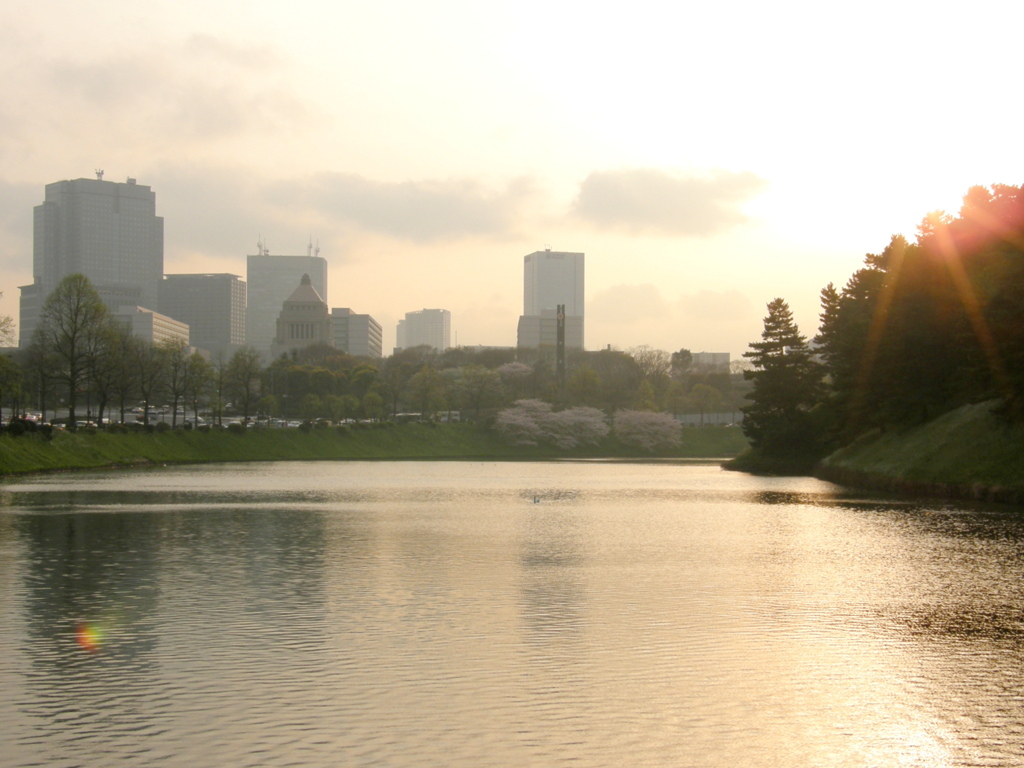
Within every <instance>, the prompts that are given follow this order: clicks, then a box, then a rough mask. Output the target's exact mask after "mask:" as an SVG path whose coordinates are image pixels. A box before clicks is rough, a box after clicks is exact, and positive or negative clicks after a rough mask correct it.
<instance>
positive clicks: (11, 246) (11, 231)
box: [0, 179, 43, 291]
mask: <svg viewBox="0 0 1024 768" xmlns="http://www.w3.org/2000/svg"><path fill="white" fill-rule="evenodd" d="M41 202H43V189H42V187H40V186H39V185H37V184H19V183H14V182H9V181H5V180H3V179H0V266H3V267H4V271H5V273H9V272H24V273H26V274H31V272H32V217H33V213H32V209H33V208H34V207H35V206H37V205H39V204H40V203H41ZM7 277H8V278H9V277H10V275H9V274H7ZM10 290H11V286H10V285H0V291H10Z"/></svg>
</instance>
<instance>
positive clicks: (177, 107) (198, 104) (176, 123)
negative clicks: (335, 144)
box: [41, 40, 310, 144]
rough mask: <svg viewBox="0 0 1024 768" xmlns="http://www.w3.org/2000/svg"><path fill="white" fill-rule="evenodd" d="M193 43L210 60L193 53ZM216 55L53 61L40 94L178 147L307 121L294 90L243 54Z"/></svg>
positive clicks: (207, 49) (209, 47) (207, 44)
mask: <svg viewBox="0 0 1024 768" xmlns="http://www.w3.org/2000/svg"><path fill="white" fill-rule="evenodd" d="M195 45H199V46H200V47H201V49H202V51H203V54H204V55H194V51H193V50H192V47H190V46H195ZM218 52H220V49H218V48H216V47H214V46H213V43H212V42H211V41H209V40H204V41H203V42H200V43H195V42H193V43H191V44H187V45H186V46H184V47H182V48H176V49H173V50H163V51H160V50H157V51H147V52H144V53H142V52H137V53H131V54H122V55H111V56H108V57H105V58H102V59H98V60H93V61H79V60H71V59H63V60H59V61H54V62H51V63H50V66H49V67H48V69H47V75H46V78H45V84H44V91H43V94H41V95H45V94H46V92H47V91H49V92H50V96H49V98H50V99H55V100H58V101H60V102H62V103H63V105H64V106H63V107H62V109H63V110H64V111H66V112H67V113H71V114H83V115H88V114H95V115H105V116H107V117H108V119H109V117H110V116H112V115H118V116H122V117H124V116H127V115H131V119H128V120H124V119H119V120H116V121H113V122H112V125H113V126H117V127H120V128H122V129H124V130H126V131H127V132H128V135H133V136H134V135H135V134H137V133H138V131H139V129H140V127H142V128H145V129H146V131H153V132H156V133H158V134H163V135H165V136H166V137H168V139H167V140H169V141H171V142H172V143H175V144H180V142H181V140H182V139H192V140H194V139H220V138H224V137H226V136H234V135H238V134H245V133H264V132H272V131H273V130H275V129H280V128H286V127H289V126H291V127H297V126H299V125H301V124H302V123H303V122H304V121H305V120H306V119H308V116H309V114H310V110H309V109H308V108H307V107H306V106H305V105H304V104H303V103H301V102H300V101H299V100H298V99H296V98H295V97H294V96H293V95H292V94H291V93H290V92H288V91H285V90H283V89H281V88H279V87H277V86H275V85H273V84H272V82H271V81H267V80H265V79H264V78H262V77H260V75H259V72H258V71H254V70H253V68H245V69H240V68H239V67H238V66H237V61H236V60H237V58H238V57H239V54H238V53H237V52H230V53H224V55H217V54H218ZM190 53H192V54H193V55H189V54H190ZM172 62H173V63H172Z"/></svg>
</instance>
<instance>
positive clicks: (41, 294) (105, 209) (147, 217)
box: [20, 171, 164, 346]
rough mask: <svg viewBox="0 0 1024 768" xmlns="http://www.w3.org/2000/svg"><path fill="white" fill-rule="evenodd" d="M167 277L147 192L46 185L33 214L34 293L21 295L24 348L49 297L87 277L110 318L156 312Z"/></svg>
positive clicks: (25, 289) (131, 186)
mask: <svg viewBox="0 0 1024 768" xmlns="http://www.w3.org/2000/svg"><path fill="white" fill-rule="evenodd" d="M163 272H164V220H163V218H162V217H160V216H157V215H156V195H155V193H154V192H153V190H152V189H150V188H149V187H147V186H145V185H142V184H137V183H136V181H135V179H131V178H129V179H128V180H127V181H126V182H124V183H120V182H113V181H103V172H102V171H97V172H96V178H95V179H74V180H69V181H57V182H54V183H53V184H47V185H46V188H45V197H44V200H43V203H42V204H41V205H37V206H36V207H35V210H34V222H33V246H32V275H33V282H32V284H31V285H26V286H22V287H21V308H20V343H21V345H22V346H27V345H28V344H29V342H30V341H31V338H32V332H33V331H34V330H35V327H36V325H37V323H38V321H39V312H40V310H41V309H42V306H43V303H44V302H45V301H46V298H47V296H49V295H50V293H51V292H52V291H53V289H54V288H56V287H57V284H58V283H60V281H61V280H63V279H64V278H65V277H67V276H68V275H72V274H76V273H81V274H83V275H85V276H86V277H87V278H88V279H89V282H90V283H92V285H93V287H94V288H95V289H96V290H97V291H98V292H99V294H100V296H101V297H102V299H103V300H104V302H105V303H106V304H107V306H108V307H110V308H111V309H112V310H115V309H117V308H118V307H121V306H131V307H135V306H140V307H145V308H147V309H150V310H154V309H156V308H157V306H158V293H159V289H160V281H161V279H162V277H163Z"/></svg>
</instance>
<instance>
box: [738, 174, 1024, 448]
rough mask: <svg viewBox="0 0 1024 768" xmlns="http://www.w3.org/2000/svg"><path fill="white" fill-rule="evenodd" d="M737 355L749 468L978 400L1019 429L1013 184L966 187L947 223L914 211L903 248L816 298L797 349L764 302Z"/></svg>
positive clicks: (1021, 232)
mask: <svg viewBox="0 0 1024 768" xmlns="http://www.w3.org/2000/svg"><path fill="white" fill-rule="evenodd" d="M746 356H747V357H748V358H749V359H750V361H751V363H752V366H753V367H752V370H750V371H749V372H748V378H749V379H750V381H751V382H752V384H753V391H752V393H751V401H752V402H751V404H750V405H749V406H747V408H745V414H746V418H745V421H744V429H745V431H746V432H747V435H748V437H750V439H751V444H752V450H753V461H754V463H757V462H761V463H762V464H772V463H773V462H774V463H776V464H787V463H788V464H790V465H792V466H793V467H794V468H799V467H800V466H803V467H806V466H807V465H809V464H810V463H813V462H814V461H815V460H817V459H818V458H820V457H821V456H823V455H824V454H825V453H827V452H829V451H830V450H832V449H834V448H837V447H839V446H841V445H843V444H846V443H848V442H850V441H851V440H853V439H854V438H856V437H857V436H859V435H861V434H864V433H865V432H868V431H870V430H874V429H882V430H884V429H889V428H894V427H901V426H909V425H913V424H920V423H923V422H925V421H927V420H929V419H932V418H934V417H936V416H937V415H939V414H941V413H944V412H946V411H948V410H951V409H953V408H956V407H959V406H961V405H965V404H968V403H976V402H981V401H986V400H994V401H996V402H998V403H999V406H998V409H997V410H998V412H999V414H1000V415H1001V416H1002V417H1003V418H1004V419H1005V420H1006V421H1007V422H1012V423H1019V422H1021V420H1022V419H1024V398H1022V393H1024V390H1022V387H1024V189H1022V188H1021V187H1014V186H1005V185H996V186H993V187H991V188H985V187H980V186H979V187H973V188H971V189H970V190H969V191H968V193H967V194H966V195H965V197H964V199H963V206H962V207H961V209H960V211H959V213H958V214H957V215H956V216H952V215H948V214H946V213H943V212H934V213H931V214H928V215H927V216H926V217H925V218H924V220H923V221H922V223H921V225H920V226H919V228H918V232H917V238H916V241H915V242H913V243H911V242H908V241H907V240H906V238H904V237H902V236H899V235H897V236H894V237H893V238H892V239H891V241H890V242H889V244H888V246H887V247H886V248H885V249H884V250H882V251H881V252H880V253H877V254H868V255H867V256H866V258H865V261H864V266H863V268H861V269H860V270H858V271H857V272H856V273H854V275H853V276H852V277H851V278H850V279H849V281H848V282H847V283H846V285H845V286H843V287H842V288H841V289H839V288H836V287H835V286H834V285H833V284H829V285H828V286H826V287H825V288H824V289H823V290H822V291H821V315H820V326H819V328H818V333H817V335H816V336H814V338H813V339H812V340H810V341H808V340H807V339H806V338H805V337H804V336H802V335H801V334H800V332H799V329H798V328H797V327H796V325H795V324H794V323H793V319H792V315H791V313H790V311H789V307H788V305H787V304H786V302H785V301H783V300H782V299H776V300H775V301H773V302H772V303H771V304H769V305H768V316H767V317H766V318H765V323H764V331H763V333H762V338H761V341H759V342H755V343H753V344H751V349H750V351H749V352H747V353H746ZM748 460H750V459H749V457H748Z"/></svg>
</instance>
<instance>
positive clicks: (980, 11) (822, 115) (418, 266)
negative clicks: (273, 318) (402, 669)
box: [0, 0, 1024, 356]
mask: <svg viewBox="0 0 1024 768" xmlns="http://www.w3.org/2000/svg"><path fill="white" fill-rule="evenodd" d="M581 9H582V6H581V5H579V4H578V3H572V2H560V3H553V4H552V3H545V4H543V5H542V4H540V3H535V2H530V1H529V0H527V1H526V2H517V3H507V2H503V1H502V0H498V1H497V2H495V3H489V4H486V6H475V5H471V4H467V3H464V2H459V1H458V0H442V2H441V3H440V4H435V5H433V6H431V7H429V8H426V7H422V6H419V5H416V4H412V3H408V2H404V1H403V0H396V2H394V3H389V4H386V5H383V6H372V7H371V6H365V7H364V6H354V5H342V6H330V5H325V4H320V3H316V2H309V1H308V0H300V2H298V3H297V4H291V5H289V6H288V7H287V8H284V7H283V6H280V4H275V3H269V2H260V0H255V1H254V2H253V3H251V4H250V5H248V6H247V7H246V13H244V14H239V13H237V9H235V8H233V7H232V6H230V5H229V4H218V3H214V4H204V5H200V4H198V3H195V2H192V0H185V1H184V2H175V3H169V2H165V1H164V0H154V2H153V3H148V4H146V5H145V6H126V5H125V4H123V3H118V2H114V0H97V2H96V3H90V4H89V5H88V6H81V5H75V4H69V3H66V2H63V1H62V0H43V1H42V2H40V3H37V4H34V5H32V6H27V7H25V8H22V9H19V12H18V17H17V20H16V23H14V24H11V25H8V26H7V27H6V28H5V29H4V31H3V32H0V34H2V35H3V42H4V45H3V46H0V68H2V72H3V74H4V75H6V77H5V82H6V83H7V98H6V99H5V103H4V105H3V107H2V109H0V114H2V115H3V118H4V125H5V130H4V134H3V136H0V152H2V157H3V158H4V163H3V164H2V166H0V265H2V267H3V275H4V277H5V280H4V281H3V282H2V284H0V290H2V291H3V298H2V300H0V313H2V314H7V315H11V316H13V317H15V318H17V317H18V293H19V292H18V286H21V285H26V284H28V283H30V282H31V281H32V267H31V258H30V257H31V252H32V250H31V249H32V221H31V219H32V208H33V206H35V205H37V204H38V202H39V194H40V190H41V189H42V188H43V187H44V185H45V184H47V183H50V182H52V181H53V180H56V179H74V178H87V177H90V176H91V175H92V174H93V171H94V170H96V169H105V170H106V178H108V179H116V180H118V181H124V180H125V179H126V178H128V177H133V178H137V179H138V180H139V183H140V184H145V185H148V186H150V187H151V188H152V189H154V190H155V191H156V192H157V194H158V196H159V213H160V215H161V216H162V217H163V218H164V219H165V220H166V234H165V259H164V271H165V272H167V273H178V274H194V273H229V274H244V272H245V268H244V263H245V259H244V257H245V254H246V253H247V252H251V250H252V248H253V244H254V243H255V242H256V240H257V239H258V238H260V237H261V236H262V237H263V238H265V241H266V243H267V245H268V247H269V249H270V251H271V252H272V253H285V252H292V253H294V252H296V250H297V249H298V250H299V251H300V252H301V249H303V248H304V247H305V245H306V243H308V242H309V241H310V239H313V240H314V241H318V242H319V245H320V247H321V249H322V252H323V253H324V254H325V255H329V258H330V262H331V271H330V286H329V288H330V290H329V295H330V297H331V303H332V305H338V306H352V307H357V308H359V310H360V311H363V312H368V313H370V314H371V315H373V317H374V318H376V319H377V320H378V321H379V322H380V324H381V325H382V326H383V328H384V329H385V334H386V338H385V341H384V348H385V349H389V348H390V347H391V346H393V342H394V339H393V337H392V334H393V332H394V328H395V325H396V323H397V321H398V319H400V318H401V317H402V316H403V314H404V313H405V312H406V311H409V310H410V309H411V308H416V307H428V306H440V307H445V308H447V309H449V310H450V311H451V312H452V319H453V328H452V330H453V335H454V334H455V333H457V334H458V339H459V342H460V343H462V344H465V345H476V344H485V345H502V346H511V345H513V344H514V343H515V335H516V318H517V317H518V315H519V314H520V307H521V299H522V296H521V293H520V289H519V285H520V263H519V259H520V258H521V257H522V255H523V254H526V253H531V252H534V251H538V250H543V249H544V248H546V247H548V246H550V247H551V248H553V249H555V250H572V251H579V252H584V253H586V254H587V258H588V269H587V295H586V303H587V336H586V342H587V346H588V347H589V348H593V349H598V348H603V347H605V346H606V345H608V344H611V345H612V346H613V347H616V348H620V349H625V348H628V347H630V346H635V345H640V344H649V345H651V346H654V347H658V348H662V349H665V350H668V351H671V350H674V349H678V348H680V347H684V346H685V347H687V348H689V349H691V350H707V351H729V352H730V353H732V354H733V356H738V355H739V354H740V353H741V352H742V351H744V350H745V349H746V346H747V345H748V344H749V343H750V342H751V341H754V340H756V339H757V338H758V337H759V334H760V330H761V324H762V319H763V317H764V314H765V306H766V304H767V303H768V302H769V301H771V300H772V299H773V298H775V297H777V296H781V297H783V298H785V299H786V300H787V301H788V302H789V303H790V305H791V306H792V307H793V311H794V315H795V317H796V320H797V322H798V323H799V325H800V328H801V330H802V331H803V333H804V334H805V335H813V333H814V331H815V327H816V324H817V315H818V311H819V307H818V293H819V291H820V290H821V288H823V287H824V286H825V285H826V284H827V283H829V282H834V283H836V284H837V285H842V284H843V283H845V282H846V280H847V279H848V278H849V276H850V275H851V274H852V272H853V271H854V270H856V269H857V268H858V267H859V266H860V265H861V263H862V261H863V258H864V254H865V253H868V252H878V251H880V250H882V249H883V248H884V247H885V245H886V244H887V243H888V240H889V238H890V236H891V235H893V234H895V233H903V234H905V235H907V236H908V237H909V238H911V239H913V237H914V234H915V230H916V226H917V224H918V222H919V221H920V220H921V219H922V218H923V217H924V216H925V215H926V214H927V213H928V212H930V211H932V210H935V209H945V210H947V211H950V212H953V213H955V212H956V211H957V209H958V208H959V205H960V199H961V197H962V196H963V195H964V194H965V193H966V192H967V190H968V189H969V188H970V187H971V186H972V185H977V184H981V185H990V184H994V183H1011V184H1016V183H1019V182H1020V178H1021V177H1022V176H1024V158H1022V157H1021V155H1020V153H1019V152H1018V151H1017V150H1016V145H1017V139H1016V135H1015V128H1014V126H1016V124H1017V122H1018V120H1017V119H1016V118H1017V117H1018V115H1019V112H1020V110H1021V108H1020V107H1019V106H1018V105H1017V103H1016V101H1015V100H1013V99H1012V98H1009V97H1008V96H1007V94H1009V93H1011V92H1012V91H1011V90H1010V89H1011V87H1012V85H1013V81H1012V80H1010V78H1011V77H1012V75H1011V73H1012V72H1014V71H1015V61H1014V59H1013V51H1014V50H1015V48H1016V41H1015V40H1014V38H1013V36H1012V35H1013V31H1014V30H1015V29H1016V28H1017V26H1018V24H1017V23H1016V22H1019V21H1021V20H1022V19H1024V9H1021V8H1018V7H1012V6H1011V7H1008V6H1007V5H1006V4H1003V3H1000V4H996V3H994V2H986V1H982V2H979V3H976V4H973V5H972V6H971V8H970V9H969V12H957V13H952V12H949V11H948V10H947V9H945V8H943V7H935V6H934V4H930V5H925V4H923V3H920V2H899V1H897V2H894V3H886V4H868V5H867V6H863V7H860V8H859V10H858V12H857V13H856V14H852V13H851V12H849V11H848V10H847V9H843V8H841V7H834V8H833V7H829V8H824V7H820V6H810V5H809V4H806V3H801V2H795V1H789V2H783V3H782V4H781V5H776V6H771V7H766V6H763V5H762V4H755V3H740V5H738V6H722V7H701V8H693V7H690V6H680V7H677V8H665V7H664V6H663V4H659V5H657V6H655V5H654V4H653V3H652V2H649V0H648V1H646V2H641V3H639V4H637V5H634V6H631V7H630V9H629V13H628V14H623V13H621V12H612V11H611V10H610V9H609V10H601V9H597V8H592V7H589V6H588V7H587V12H586V13H581V12H580V11H581ZM396 19H402V23H401V24H400V25H397V24H396V21H395V20H396ZM983 107H984V109H982V108H983ZM984 115H991V116H990V117H985V116H984Z"/></svg>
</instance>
